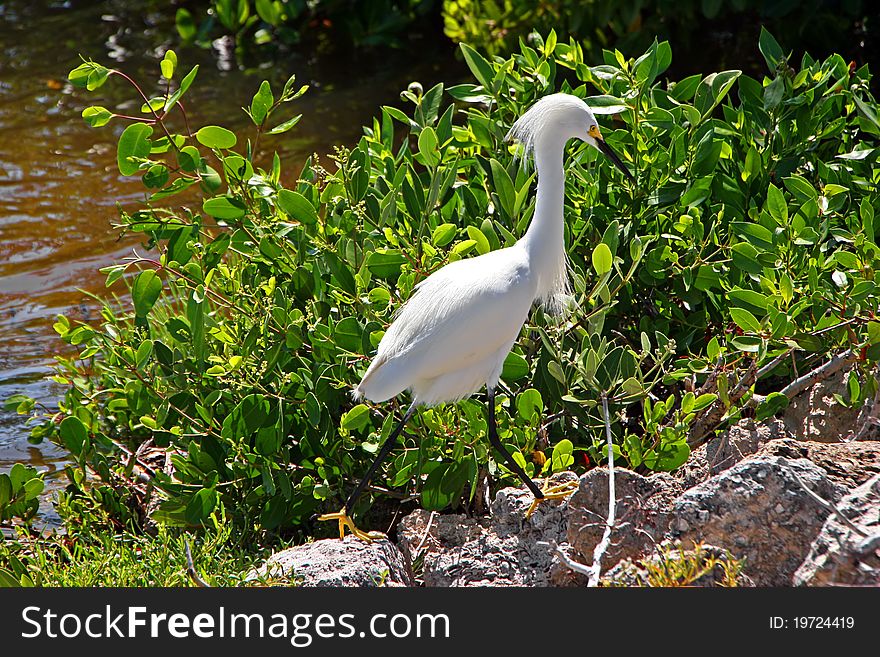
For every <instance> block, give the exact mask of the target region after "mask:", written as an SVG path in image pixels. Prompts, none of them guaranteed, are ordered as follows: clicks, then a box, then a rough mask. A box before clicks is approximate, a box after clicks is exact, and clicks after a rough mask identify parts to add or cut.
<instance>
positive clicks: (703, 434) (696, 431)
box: [687, 361, 758, 449]
mask: <svg viewBox="0 0 880 657" xmlns="http://www.w3.org/2000/svg"><path fill="white" fill-rule="evenodd" d="M757 375H758V363H757V361H752V364H751V365H750V366H749V368H748V369H747V370H746V371H745V374H743V376H742V378H741V379H740V380H739V383H737V384H736V385H735V386H734V387H733V389H732V390H731V391H730V392H728V393H727V397H728V400H729V402H730V405H725V404H724V402H722V401H721V399H716V400H715V401H714V402H713V403H712V405H711V406H710V407H709V408H707V409H706V410H705V411H703V414H702V415H700V416H699V417H698V418H697V419H696V421H695V422H694V423H693V425H692V426H691V430H690V432H689V433H688V441H687V442H688V445H690V447H691V449H693V448H694V447H697V446H699V445H702V444H703V442H705V440H706V438H707V437H708V436H710V435H711V434H712V431H713V430H714V429H715V427H717V426H718V425H719V424H721V421H722V420H723V419H724V416H725V415H726V414H727V411H728V409H729V408H731V407H732V406H733V405H734V404H736V403H737V402H738V401H739V400H740V399H742V397H743V396H744V395H745V394H746V392H748V390H749V388H751V387H752V386H753V385H754V383H755V380H756V379H757Z"/></svg>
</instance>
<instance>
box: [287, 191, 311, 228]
mask: <svg viewBox="0 0 880 657" xmlns="http://www.w3.org/2000/svg"><path fill="white" fill-rule="evenodd" d="M278 205H279V206H280V207H281V209H282V210H284V212H285V213H286V214H287V215H288V216H289V217H290V218H291V219H295V220H296V221H298V222H300V223H302V224H307V225H313V224H316V223H318V213H317V212H316V211H315V206H314V205H312V204H311V202H310V201H309V200H308V199H307V198H306V197H305V196H303V195H302V194H300V193H299V192H293V191H291V190H289V189H282V190H281V191H280V192H278Z"/></svg>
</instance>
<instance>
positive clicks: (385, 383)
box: [355, 246, 536, 401]
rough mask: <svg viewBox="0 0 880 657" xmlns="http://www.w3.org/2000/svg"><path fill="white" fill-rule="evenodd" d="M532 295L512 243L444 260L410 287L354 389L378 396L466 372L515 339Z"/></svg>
mask: <svg viewBox="0 0 880 657" xmlns="http://www.w3.org/2000/svg"><path fill="white" fill-rule="evenodd" d="M535 293H536V284H535V281H534V280H533V277H532V276H531V275H530V271H529V267H528V261H527V258H526V254H525V252H524V251H523V250H522V249H521V248H520V247H518V246H513V247H510V248H507V249H500V250H498V251H492V252H490V253H487V254H485V255H482V256H479V257H477V258H470V259H467V260H459V261H457V262H453V263H450V264H448V265H446V266H445V267H443V268H442V269H440V270H438V271H436V272H435V273H434V274H432V275H431V276H429V277H428V278H427V279H425V280H424V281H422V282H421V283H420V284H419V285H418V286H417V288H416V291H415V292H414V294H413V296H412V297H410V299H409V301H407V303H406V304H405V305H404V307H403V308H402V309H401V311H400V313H399V315H398V316H397V317H396V318H395V320H394V321H393V322H392V324H391V326H390V327H389V328H388V331H386V333H385V335H384V337H383V338H382V341H381V343H380V344H379V349H378V352H377V354H376V357H375V359H374V360H373V362H372V363H371V364H370V367H369V369H368V370H367V372H366V374H365V375H364V378H363V380H362V381H361V383H360V385H359V386H358V388H357V390H356V391H355V394H356V395H357V396H366V397H367V398H368V399H371V400H373V401H384V400H386V399H390V398H391V397H394V396H395V395H397V394H399V393H400V392H402V391H403V390H406V389H408V388H414V387H425V386H426V385H428V384H429V382H430V381H432V380H434V379H437V378H438V377H443V376H446V375H450V374H451V373H454V372H456V371H462V372H465V371H471V372H472V371H473V368H474V366H475V365H476V366H477V367H479V363H480V362H482V361H487V359H489V360H490V361H491V362H489V363H488V364H487V367H488V366H489V365H491V364H492V363H494V361H495V360H497V358H498V355H499V350H501V349H502V347H504V346H505V345H506V346H507V349H509V348H510V345H511V344H512V343H513V341H514V340H515V339H516V336H517V334H518V333H519V330H520V329H521V328H522V325H523V322H525V320H526V317H527V315H528V312H529V308H530V307H531V305H532V302H533V301H534V299H535ZM506 353H507V351H506V350H505V351H504V353H503V354H500V357H501V359H502V360H503V358H504V356H506ZM488 368H489V369H490V370H491V369H492V368H491V367H488ZM488 375H489V373H488V372H487V373H486V376H488ZM482 383H485V381H482ZM467 387H468V386H467V384H466V383H465V382H464V381H463V389H462V391H461V396H465V395H467V394H470V393H471V392H472V390H465V389H464V388H467Z"/></svg>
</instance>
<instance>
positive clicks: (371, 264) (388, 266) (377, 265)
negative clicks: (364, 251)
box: [367, 249, 406, 279]
mask: <svg viewBox="0 0 880 657" xmlns="http://www.w3.org/2000/svg"><path fill="white" fill-rule="evenodd" d="M405 263H406V258H405V257H404V256H403V254H401V253H400V251H397V250H394V249H391V250H384V251H374V252H373V253H371V254H370V255H369V256H367V269H369V270H370V273H372V274H373V276H378V277H379V278H384V279H390V278H397V277H398V276H400V268H401V266H402V265H404V264H405Z"/></svg>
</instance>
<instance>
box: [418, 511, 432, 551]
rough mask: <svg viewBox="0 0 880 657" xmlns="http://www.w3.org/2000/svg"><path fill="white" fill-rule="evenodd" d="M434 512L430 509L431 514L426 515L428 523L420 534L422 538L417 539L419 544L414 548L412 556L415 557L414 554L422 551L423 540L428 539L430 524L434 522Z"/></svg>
mask: <svg viewBox="0 0 880 657" xmlns="http://www.w3.org/2000/svg"><path fill="white" fill-rule="evenodd" d="M435 514H436V511H431V514H430V515H429V516H428V524H427V526H426V527H425V533H424V534H422V540H421V541H419V546H418V547H417V548H416V551H415V555H413V558H415V556H416V555H418V553H419V552H421V551H422V546H423V545H424V544H425V541H426V540H428V534H430V533H431V524H432V523H433V522H434V515H435Z"/></svg>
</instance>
